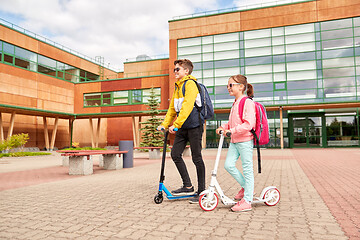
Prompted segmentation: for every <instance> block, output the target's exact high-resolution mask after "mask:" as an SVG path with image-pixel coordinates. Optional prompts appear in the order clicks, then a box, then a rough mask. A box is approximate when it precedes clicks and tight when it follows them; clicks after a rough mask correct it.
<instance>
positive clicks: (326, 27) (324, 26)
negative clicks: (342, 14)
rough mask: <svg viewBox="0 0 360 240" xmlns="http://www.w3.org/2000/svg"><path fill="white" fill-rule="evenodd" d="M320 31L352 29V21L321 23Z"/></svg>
mask: <svg viewBox="0 0 360 240" xmlns="http://www.w3.org/2000/svg"><path fill="white" fill-rule="evenodd" d="M320 24H321V30H323V31H324V30H330V29H338V28H349V27H352V19H351V18H349V19H342V20H335V21H327V22H322V23H320Z"/></svg>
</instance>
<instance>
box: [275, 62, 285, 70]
mask: <svg viewBox="0 0 360 240" xmlns="http://www.w3.org/2000/svg"><path fill="white" fill-rule="evenodd" d="M273 71H274V72H285V63H277V64H273Z"/></svg>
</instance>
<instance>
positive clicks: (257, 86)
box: [253, 83, 274, 93]
mask: <svg viewBox="0 0 360 240" xmlns="http://www.w3.org/2000/svg"><path fill="white" fill-rule="evenodd" d="M253 87H254V91H255V93H257V92H264V91H273V88H274V86H273V83H254V84H253Z"/></svg>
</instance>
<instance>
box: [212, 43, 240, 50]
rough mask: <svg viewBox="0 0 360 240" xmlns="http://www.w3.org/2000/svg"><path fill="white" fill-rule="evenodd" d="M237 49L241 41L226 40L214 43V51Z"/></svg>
mask: <svg viewBox="0 0 360 240" xmlns="http://www.w3.org/2000/svg"><path fill="white" fill-rule="evenodd" d="M233 49H235V50H237V49H239V42H226V43H217V44H214V51H225V50H233Z"/></svg>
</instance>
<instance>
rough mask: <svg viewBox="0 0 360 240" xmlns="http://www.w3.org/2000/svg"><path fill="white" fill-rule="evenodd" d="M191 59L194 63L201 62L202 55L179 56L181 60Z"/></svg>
mask: <svg viewBox="0 0 360 240" xmlns="http://www.w3.org/2000/svg"><path fill="white" fill-rule="evenodd" d="M184 58H186V59H189V60H190V61H192V62H201V55H200V54H191V55H179V59H184Z"/></svg>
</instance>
